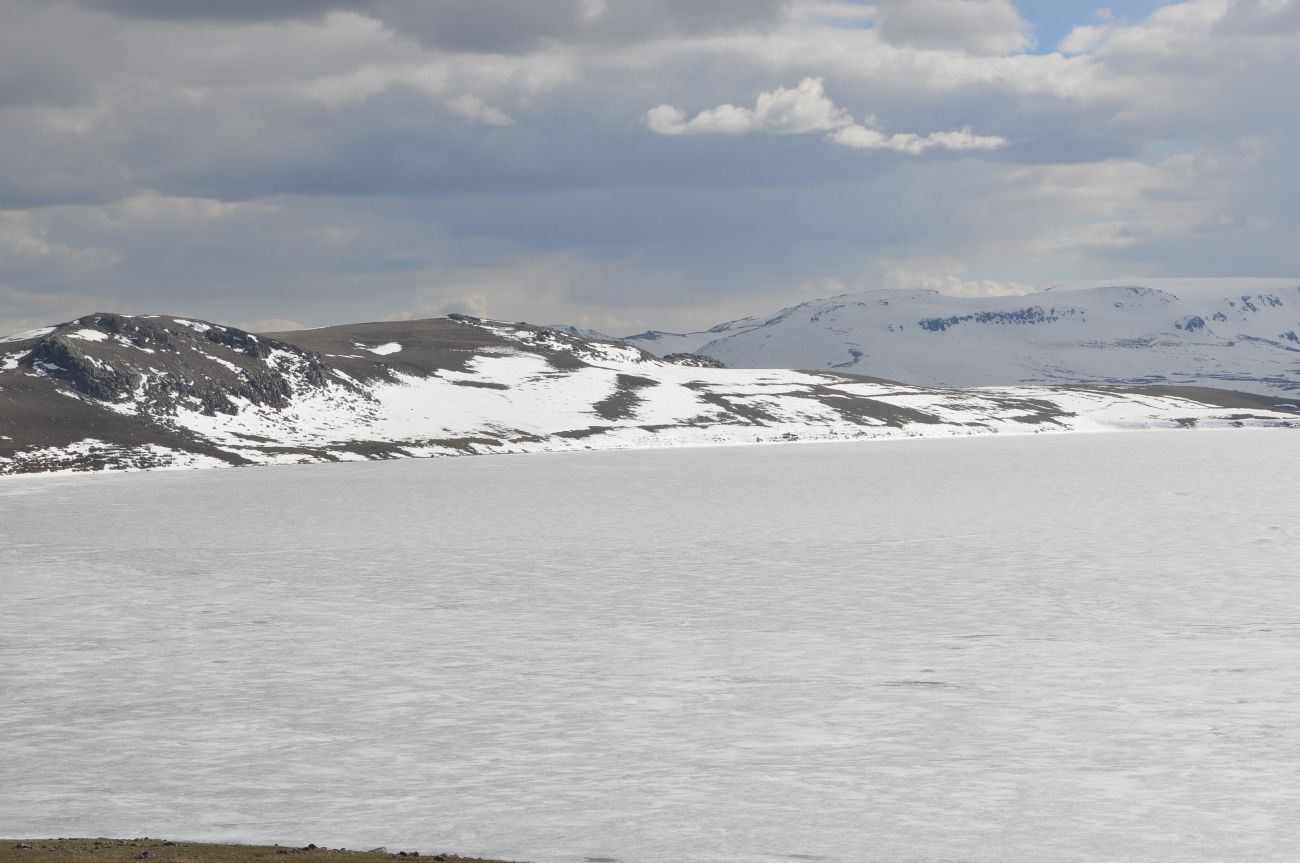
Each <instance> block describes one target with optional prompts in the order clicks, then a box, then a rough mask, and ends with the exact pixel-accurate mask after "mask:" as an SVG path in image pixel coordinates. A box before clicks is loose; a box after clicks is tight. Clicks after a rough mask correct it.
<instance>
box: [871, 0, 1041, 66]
mask: <svg viewBox="0 0 1300 863" xmlns="http://www.w3.org/2000/svg"><path fill="white" fill-rule="evenodd" d="M875 23H876V32H877V33H879V34H880V37H881V38H882V39H884V40H885V41H886V42H889V43H891V44H894V45H906V46H911V47H918V48H943V49H955V50H960V51H969V52H971V53H975V54H1010V53H1014V52H1016V51H1020V50H1023V49H1025V48H1027V47H1029V45H1030V44H1031V40H1030V36H1029V33H1030V27H1029V24H1028V23H1027V22H1025V21H1024V19H1022V18H1021V17H1020V14H1019V13H1018V12H1017V11H1016V7H1015V6H1013V5H1012V4H1011V0H878V2H877V7H876V18H875Z"/></svg>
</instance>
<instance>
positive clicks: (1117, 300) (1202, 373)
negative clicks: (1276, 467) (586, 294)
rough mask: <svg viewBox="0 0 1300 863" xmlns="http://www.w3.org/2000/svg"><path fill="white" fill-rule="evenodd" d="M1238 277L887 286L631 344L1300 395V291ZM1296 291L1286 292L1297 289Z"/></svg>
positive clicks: (973, 375)
mask: <svg viewBox="0 0 1300 863" xmlns="http://www.w3.org/2000/svg"><path fill="white" fill-rule="evenodd" d="M1232 284H1233V283H1231V282H1227V281H1225V282H1222V283H1218V284H1215V283H1206V282H1201V283H1193V282H1188V283H1186V284H1185V285H1180V284H1179V283H1177V282H1174V283H1172V284H1169V285H1168V286H1165V285H1164V284H1163V283H1162V286H1161V287H1160V288H1155V287H1144V286H1110V287H1091V288H1082V289H1074V290H1051V291H1047V292H1044V293H1040V294H1031V295H1028V296H1022V297H953V296H946V295H943V294H939V293H936V292H934V291H917V292H907V291H890V290H878V291H869V292H866V293H859V294H845V295H843V296H838V297H833V298H831V299H826V300H814V301H811V302H806V303H800V304H799V305H796V306H791V307H790V308H787V309H783V310H781V311H780V312H778V313H776V314H774V315H772V316H770V317H766V318H742V319H740V320H736V321H729V322H727V323H725V324H719V325H718V326H716V327H713V328H711V329H709V330H706V331H703V332H698V333H684V334H683V333H660V332H653V331H652V332H649V333H642V334H640V335H637V336H632V337H629V338H628V339H626V341H627V342H628V343H629V344H634V345H636V346H637V347H640V348H642V349H644V350H646V351H649V352H651V353H654V354H660V355H662V354H667V353H671V352H674V351H693V352H696V353H701V354H705V355H707V356H711V357H714V358H716V359H718V360H721V361H722V362H723V363H725V364H726V365H728V366H730V367H732V368H799V369H823V370H842V371H846V372H853V373H857V374H864V375H873V376H876V377H882V378H888V379H891V380H899V381H905V382H907V383H911V384H919V385H923V386H1004V385H1013V384H1061V383H1084V382H1086V383H1102V384H1120V385H1134V384H1185V385H1197V386H1211V387H1222V388H1225V389H1238V390H1246V391H1249V392H1259V393H1274V394H1287V393H1294V392H1297V391H1300V286H1297V285H1295V284H1291V283H1275V284H1271V285H1267V286H1266V287H1261V285H1260V284H1259V283H1258V282H1255V283H1250V282H1246V283H1243V284H1242V285H1241V286H1239V288H1238V289H1237V290H1235V291H1234V290H1233V289H1232ZM1283 285H1285V287H1283Z"/></svg>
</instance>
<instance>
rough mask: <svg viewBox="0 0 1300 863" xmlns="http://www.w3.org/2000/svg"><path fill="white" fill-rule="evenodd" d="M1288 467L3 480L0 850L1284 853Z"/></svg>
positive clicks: (562, 859)
mask: <svg viewBox="0 0 1300 863" xmlns="http://www.w3.org/2000/svg"><path fill="white" fill-rule="evenodd" d="M1298 456H1300V436H1297V435H1296V434H1295V433H1293V432H1286V431H1276V432H1273V431H1250V430H1239V431H1222V432H1212V431H1197V432H1150V433H1143V434H1126V435H1117V434H1112V435H1061V436H1034V437H1020V438H975V439H962V440H919V441H897V442H888V443H869V444H826V445H806V446H782V447H747V448H729V449H698V450H677V451H644V452H600V453H584V454H567V455H530V456H501V457H489V458H474V459H440V460H433V461H402V462H387V463H357V464H340V465H316V466H303V467H284V468H267V469H257V470H232V471H194V472H179V473H159V474H131V475H126V474H119V475H110V476H87V477H19V478H12V479H6V480H4V481H0V596H2V597H3V624H2V625H0V835H43V836H72V835H116V836H134V835H160V836H167V837H177V838H193V839H218V840H258V841H279V842H293V843H299V844H303V843H306V842H315V843H317V844H318V845H330V846H337V845H346V846H349V847H355V848H369V847H373V846H377V845H380V844H383V845H387V846H389V848H390V849H393V850H397V849H399V848H415V849H419V850H421V851H424V852H430V851H437V850H455V851H458V852H460V853H467V854H468V853H479V854H485V855H496V856H502V857H509V858H515V859H526V860H534V861H554V863H570V861H573V863H582V861H584V860H588V861H589V860H594V859H598V858H599V859H604V858H608V859H613V860H618V861H620V863H643V861H644V863H650V861H678V860H680V861H701V863H703V861H731V860H734V861H779V860H827V861H845V863H857V861H958V860H961V861H1053V863H1057V861H1100V860H1112V861H1115V860H1134V861H1194V860H1203V861H1211V860H1213V861H1223V860H1254V861H1263V860H1268V861H1274V860H1276V861H1283V860H1288V861H1289V860H1294V859H1295V854H1296V848H1297V847H1300V820H1298V819H1297V818H1296V815H1297V813H1298V812H1300V576H1298V575H1297V571H1300V567H1298V566H1297V550H1298V549H1300V457H1298Z"/></svg>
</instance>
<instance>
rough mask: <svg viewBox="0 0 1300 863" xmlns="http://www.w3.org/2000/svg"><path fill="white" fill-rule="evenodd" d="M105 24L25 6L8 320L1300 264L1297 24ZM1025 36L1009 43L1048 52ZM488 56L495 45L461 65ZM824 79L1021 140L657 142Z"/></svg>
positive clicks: (416, 309) (78, 11)
mask: <svg viewBox="0 0 1300 863" xmlns="http://www.w3.org/2000/svg"><path fill="white" fill-rule="evenodd" d="M88 2H90V0H88ZM918 2H929V0H918ZM104 3H105V0H100V4H99V6H97V7H96V8H97V9H98V11H96V12H94V13H91V12H88V11H87V9H88V8H89V7H88V6H86V5H84V4H83V5H80V6H78V5H75V4H71V3H41V4H38V3H34V2H27V0H0V9H3V10H4V11H6V12H8V13H9V19H10V21H11V22H13V23H16V25H17V26H16V27H11V28H8V29H6V31H4V33H0V42H2V43H3V44H2V45H0V47H5V48H9V49H12V50H6V51H0V71H3V72H4V73H5V74H4V75H3V76H0V94H7V97H6V96H5V95H0V102H4V100H5V98H8V102H7V103H6V104H3V105H0V134H2V135H3V140H4V141H5V144H6V146H5V147H3V148H0V320H17V319H26V318H28V317H31V316H32V315H35V314H37V313H39V314H42V315H45V314H49V315H62V316H64V317H71V316H73V315H75V314H81V313H85V312H87V311H90V310H92V308H93V307H105V308H108V307H116V308H126V309H129V310H134V311H146V312H147V311H170V312H177V313H185V314H194V315H200V316H205V317H213V318H220V319H225V320H231V321H239V320H257V319H265V318H273V317H279V318H287V319H293V320H297V321H300V322H302V323H305V324H308V325H313V324H319V323H328V322H331V321H342V320H347V319H350V318H373V317H381V316H391V315H399V314H433V313H437V312H441V311H447V310H453V309H457V308H460V309H471V308H474V309H477V308H486V309H488V310H490V312H491V313H492V314H500V315H503V316H508V317H518V318H526V317H531V318H535V319H539V320H550V321H564V320H570V321H574V322H578V323H582V322H583V316H592V315H596V316H599V315H606V316H607V317H609V318H610V319H611V320H614V319H616V320H618V321H624V322H627V323H628V326H629V327H632V328H644V326H690V325H692V324H707V323H711V322H713V321H714V320H716V319H720V318H722V317H726V316H729V315H731V314H739V313H747V312H752V311H755V310H758V309H763V308H768V307H775V306H779V305H781V304H782V303H784V302H785V301H786V300H788V299H790V298H791V294H792V292H794V291H796V290H797V286H798V285H800V284H804V283H819V284H821V283H827V284H829V283H832V282H836V283H843V284H846V285H850V286H851V285H853V284H856V283H859V282H861V281H862V280H863V279H865V278H867V277H868V276H869V275H870V274H872V273H875V272H878V270H879V262H880V261H884V260H888V261H902V262H915V261H926V260H932V259H936V258H940V257H942V258H944V259H945V260H949V261H956V262H958V263H959V264H964V265H965V272H966V273H967V274H968V275H969V277H970V278H972V279H976V280H980V279H994V280H1003V281H1010V280H1014V281H1019V282H1027V283H1032V282H1034V281H1048V280H1060V279H1067V278H1088V277H1105V276H1109V275H1114V274H1115V273H1118V272H1133V271H1139V272H1144V273H1148V274H1161V273H1163V274H1166V275H1169V274H1175V275H1176V274H1186V273H1190V272H1210V271H1211V270H1213V271H1216V272H1221V273H1222V272H1225V271H1227V270H1229V269H1233V268H1237V269H1238V270H1239V272H1241V273H1244V274H1257V275H1282V274H1285V273H1286V272H1287V271H1288V270H1290V271H1294V270H1297V269H1300V260H1298V259H1297V253H1296V251H1295V248H1296V246H1295V244H1294V243H1293V242H1292V240H1291V237H1294V236H1295V234H1296V233H1297V232H1300V215H1298V214H1297V213H1296V210H1295V207H1294V204H1293V202H1294V200H1295V197H1296V195H1297V194H1300V188H1297V177H1298V176H1300V174H1298V173H1297V172H1296V170H1295V168H1294V166H1293V164H1291V162H1292V160H1291V158H1290V154H1291V153H1293V152H1294V151H1295V148H1296V145H1297V143H1300V118H1298V117H1297V116H1296V115H1295V113H1294V112H1288V111H1282V110H1278V108H1277V106H1278V105H1281V104H1286V101H1285V100H1286V99H1287V98H1289V90H1288V89H1287V88H1288V87H1289V86H1290V82H1291V81H1293V80H1295V78H1296V76H1297V75H1300V59H1297V55H1296V54H1295V52H1294V50H1293V43H1294V35H1293V30H1289V29H1288V28H1290V27H1292V22H1293V19H1294V8H1295V6H1296V5H1297V4H1294V3H1292V4H1279V3H1267V2H1264V0H1259V2H1258V3H1255V4H1253V5H1252V4H1234V6H1233V10H1234V12H1233V13H1232V14H1230V15H1228V16H1225V17H1222V18H1220V19H1214V20H1210V19H1208V18H1207V19H1205V20H1204V22H1203V23H1202V24H1200V25H1197V26H1198V27H1200V29H1199V30H1198V29H1196V27H1191V26H1190V25H1189V26H1186V27H1183V28H1182V29H1181V30H1178V31H1177V33H1176V34H1171V32H1169V31H1167V30H1163V29H1161V28H1162V27H1165V26H1166V25H1164V24H1161V23H1160V22H1159V21H1156V22H1152V23H1151V24H1150V25H1148V29H1147V30H1143V29H1141V28H1126V27H1125V26H1124V25H1122V24H1116V25H1113V32H1111V33H1110V35H1108V36H1105V37H1104V38H1103V40H1102V41H1101V42H1100V43H1098V44H1097V45H1096V46H1094V47H1093V48H1090V49H1089V50H1088V52H1086V53H1084V54H1082V55H1080V56H1079V57H1078V58H1065V57H1060V56H1058V57H1055V58H1050V57H1035V56H1031V55H1024V54H1019V55H1015V56H1010V57H1001V56H994V57H991V56H987V55H983V54H979V53H972V52H974V51H983V50H986V49H988V48H989V47H990V45H993V43H988V44H985V45H984V47H980V45H978V44H975V43H970V42H962V41H961V39H964V38H966V37H964V36H960V34H959V36H958V37H951V38H950V37H949V36H943V34H942V32H940V31H942V28H939V30H935V29H934V28H935V27H937V26H938V25H933V26H931V28H930V29H929V30H928V31H925V32H922V30H917V29H916V27H915V26H914V27H913V29H912V30H908V29H907V26H904V25H906V23H907V22H906V21H903V23H900V20H902V19H899V18H897V17H895V18H894V19H893V23H892V24H891V23H890V17H889V16H890V15H891V14H892V12H891V8H892V7H891V6H890V4H889V3H886V4H884V5H883V6H882V11H883V14H884V18H883V19H882V20H883V22H884V24H883V27H884V29H883V32H882V33H881V34H877V33H873V32H872V31H870V30H869V29H863V28H857V29H850V28H843V29H834V28H818V27H816V26H814V25H809V24H807V23H806V22H805V23H800V22H799V20H797V19H791V20H790V21H787V20H785V18H784V17H783V11H782V4H780V3H775V2H772V3H759V4H750V3H744V4H741V3H720V4H707V3H685V2H682V3H667V4H651V3H648V2H645V3H641V2H631V3H621V4H620V3H614V2H610V3H609V4H608V8H607V10H606V13H605V15H604V16H596V17H595V18H588V19H583V18H581V17H579V16H581V14H582V5H581V4H580V3H578V2H577V0H574V2H559V0H554V2H552V0H539V2H538V3H537V4H536V6H533V5H532V4H518V5H517V6H515V7H514V8H516V9H518V8H520V7H525V6H526V7H527V8H530V9H533V10H534V11H536V12H537V15H536V16H535V17H530V15H529V14H524V13H520V14H519V15H516V16H514V18H513V19H512V18H511V16H505V20H502V16H500V15H495V16H494V15H491V14H489V13H490V12H491V11H492V9H493V7H492V6H491V4H490V3H488V2H483V3H474V4H469V3H440V4H432V3H429V4H420V5H419V7H417V5H416V4H413V3H405V2H397V0H384V2H375V3H370V4H365V6H364V7H363V6H361V5H358V4H349V5H348V6H347V8H350V9H352V10H354V11H355V10H359V9H364V11H365V13H366V14H367V15H371V16H376V17H374V18H366V17H358V16H321V15H319V14H317V12H318V11H319V10H320V9H321V8H322V7H321V5H320V4H316V5H314V6H313V9H305V8H304V7H298V6H294V5H293V4H289V5H283V6H276V7H274V8H272V7H271V6H270V5H268V4H257V5H258V9H252V8H251V7H243V8H244V11H243V12H240V11H239V7H237V6H231V7H227V8H226V10H225V12H224V13H223V17H222V18H221V20H211V17H212V16H211V14H209V16H208V17H207V18H203V19H202V20H200V19H199V18H195V17H194V16H196V15H201V14H202V13H203V9H201V8H199V6H198V4H193V6H189V7H188V12H187V7H186V4H181V3H168V4H165V6H166V8H165V9H162V8H159V9H155V10H154V11H155V12H156V13H157V14H163V13H165V12H167V11H168V10H170V13H171V14H170V17H169V18H167V19H166V20H155V19H150V20H146V19H145V18H142V17H130V16H128V15H126V14H125V13H119V12H117V11H115V9H116V8H117V7H114V6H112V5H111V4H110V5H104ZM148 5H149V4H141V5H137V6H136V7H135V13H136V14H137V15H144V14H145V13H147V12H148V11H149V9H148V8H147V7H148ZM219 5H220V4H203V6H204V7H215V6H219ZM339 8H343V7H342V6H340V7H339ZM590 8H594V7H590ZM1166 8H1171V9H1172V10H1173V12H1182V13H1188V14H1190V12H1197V13H1204V12H1206V10H1207V9H1208V10H1210V11H1213V9H1214V8H1217V6H1216V4H1198V5H1196V6H1179V7H1166ZM295 9H296V10H297V11H296V12H295V11H294V10H295ZM651 9H660V10H664V16H663V19H662V20H653V21H651V20H649V19H648V18H646V17H645V16H647V15H649V14H650V12H649V11H648V10H651ZM259 10H260V11H259ZM485 10H486V11H485ZM498 11H499V10H498ZM894 11H897V10H896V9H894ZM273 13H274V14H273ZM530 14H531V13H530ZM1164 14H1172V13H1171V12H1167V13H1164ZM293 15H297V16H298V17H297V18H293V17H292V16H293ZM285 16H289V17H285ZM729 16H730V17H729ZM1270 16H1273V17H1270ZM271 19H276V20H279V21H280V23H278V24H275V25H268V24H267V21H268V20H271ZM381 19H382V21H383V22H384V23H383V25H382V26H381V24H380V20H381ZM999 20H1001V21H1002V24H1000V25H999V27H995V28H993V30H991V31H990V32H992V33H994V35H995V36H996V37H997V38H999V39H1004V40H1008V41H1006V42H1005V44H1012V42H1011V41H1009V40H1013V39H1016V38H1020V37H1019V36H1017V34H1023V30H1022V29H1021V25H1020V24H1018V23H1016V20H1018V19H1016V20H1012V19H1010V18H1006V17H1005V16H1004V17H1003V18H1002V19H999ZM1198 20H1200V19H1198ZM1270 21H1271V22H1272V24H1271V25H1270V24H1269V22H1270ZM1206 22H1208V23H1206ZM913 24H915V22H913ZM733 26H734V29H728V28H733ZM916 26H919V25H916ZM385 27H388V28H391V29H385ZM891 27H892V28H893V29H892V32H891V29H890V28H891ZM717 28H722V29H717ZM765 28H766V29H765ZM900 28H902V29H900ZM922 29H924V28H922ZM393 31H399V32H403V33H407V34H408V35H409V36H410V37H411V38H402V39H397V38H393V36H392V32H393ZM1108 32H1109V31H1108ZM15 33H17V34H18V35H14V34H15ZM705 33H714V34H715V35H714V36H713V37H712V38H709V39H696V38H692V37H693V36H696V35H700V34H705ZM998 34H1000V35H998ZM882 35H883V36H887V37H889V38H890V39H892V40H893V41H892V42H884V43H882V42H881V39H880V37H881V36H882ZM1175 35H1176V36H1177V38H1175ZM92 36H93V38H92ZM981 38H983V37H981ZM953 39H957V40H958V41H956V42H954V41H952V40H953ZM945 40H947V41H945ZM995 41H996V40H995ZM74 42H75V43H76V44H77V45H78V49H77V50H76V51H75V52H74V51H73V50H72V49H71V48H70V47H69V45H71V44H72V43H74ZM1005 44H1004V45H1003V47H1005ZM921 45H927V46H930V48H932V47H935V46H942V47H945V48H946V49H947V50H945V51H934V50H930V48H920V47H917V46H921ZM1161 46H1163V47H1161ZM993 47H997V46H996V45H993ZM1153 47H1158V48H1161V50H1152V49H1153ZM471 49H472V50H473V51H475V52H489V53H474V54H465V53H457V52H459V51H470V50H471ZM505 51H518V52H524V53H518V54H504V53H499V52H505ZM492 52H497V53H492ZM46 57H49V58H52V59H50V60H48V61H47V60H46V59H44V58H46ZM60 76H62V77H60ZM805 77H824V79H825V92H826V94H827V96H828V97H829V98H831V99H832V101H833V103H834V105H835V106H837V107H842V108H844V109H845V110H847V111H848V112H849V113H850V114H851V115H852V117H853V119H854V121H855V122H862V119H863V118H864V117H866V116H867V115H868V114H875V115H877V118H878V120H879V122H880V123H881V126H882V127H883V129H884V130H885V131H886V132H896V131H915V132H916V133H918V134H920V135H925V134H929V133H931V132H935V131H943V130H947V129H958V128H961V127H963V126H967V125H969V126H970V127H971V128H973V129H975V130H976V131H977V132H979V133H981V134H989V135H998V136H1002V137H1005V138H1007V139H1009V140H1010V142H1011V143H1010V144H1009V145H1008V146H1007V147H1004V148H1002V149H1001V150H998V151H995V152H993V153H988V154H980V155H979V156H978V157H975V158H964V157H961V156H958V155H945V156H942V157H938V158H931V159H926V160H916V159H910V160H909V159H908V158H907V157H906V156H903V155H900V154H896V153H891V152H880V151H855V150H851V149H849V148H845V147H832V146H827V145H825V144H824V143H823V142H822V141H821V136H820V135H819V134H810V135H808V136H799V135H749V136H743V135H742V136H734V137H733V136H684V137H675V138H674V137H662V136H658V135H654V134H652V133H651V132H650V131H649V130H648V129H647V128H646V127H645V126H644V125H643V124H642V122H641V118H642V117H643V116H644V114H645V112H646V111H647V110H649V109H651V108H653V107H654V106H656V105H661V104H669V105H676V106H681V107H682V109H683V110H684V111H685V112H687V113H688V115H689V116H694V115H695V114H696V113H698V112H699V111H700V110H702V109H706V108H709V107H711V106H716V105H721V104H725V103H733V104H744V105H754V104H755V103H754V97H755V94H757V93H760V92H770V91H772V90H773V89H774V88H776V87H779V86H787V87H788V86H790V85H791V84H793V83H795V82H798V81H800V80H801V79H803V78H805ZM1243 93H1249V94H1253V97H1252V98H1243V97H1242V94H1243ZM489 107H490V108H491V109H493V110H495V111H498V112H500V115H497V114H492V113H490V112H489V111H488V110H487V108H489ZM502 116H508V117H509V119H511V120H512V121H513V125H500V124H498V125H492V123H491V122H489V121H490V120H492V119H493V118H495V119H496V120H497V121H500V119H501V117H502ZM908 266H912V265H911V264H908ZM916 266H921V265H916ZM945 266H949V264H946V263H945ZM953 266H956V265H953ZM958 268H959V267H958ZM92 304H93V305H92ZM465 304H469V305H465ZM88 306H89V307H88ZM17 328H21V327H16V329H17Z"/></svg>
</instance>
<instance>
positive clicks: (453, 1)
mask: <svg viewBox="0 0 1300 863" xmlns="http://www.w3.org/2000/svg"><path fill="white" fill-rule="evenodd" d="M789 5H790V2H789V0H712V2H708V3H701V2H699V0H531V2H528V3H522V4H521V3H518V2H515V0H450V2H441V3H427V2H421V0H376V2H375V4H374V7H373V10H372V14H374V15H376V16H377V17H379V18H380V19H381V20H382V21H384V23H385V24H387V25H388V26H389V27H391V28H392V29H393V30H394V31H396V32H399V33H402V34H404V35H408V36H413V37H415V38H417V39H419V40H421V41H423V42H424V43H426V44H428V45H431V46H435V47H438V48H444V49H449V50H462V51H491V52H517V51H526V50H528V49H530V48H533V47H536V46H537V45H538V44H539V43H540V42H543V41H545V40H555V41H559V42H583V41H613V42H623V41H641V40H645V39H649V38H657V37H664V36H675V35H702V34H708V33H713V32H719V31H734V30H736V29H739V28H743V27H752V26H759V25H764V24H771V23H774V22H775V21H777V20H779V19H780V18H781V17H782V15H783V13H784V12H785V11H786V9H787V8H788V7H789Z"/></svg>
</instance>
